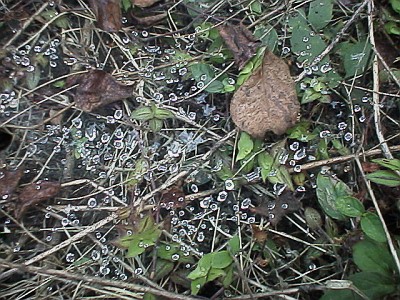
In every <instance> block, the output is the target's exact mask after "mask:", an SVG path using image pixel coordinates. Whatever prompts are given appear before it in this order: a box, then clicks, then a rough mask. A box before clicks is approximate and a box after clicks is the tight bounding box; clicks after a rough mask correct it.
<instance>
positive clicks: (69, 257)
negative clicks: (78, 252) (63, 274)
mask: <svg viewBox="0 0 400 300" xmlns="http://www.w3.org/2000/svg"><path fill="white" fill-rule="evenodd" d="M65 260H66V261H67V262H69V263H72V262H74V261H75V254H74V253H67V255H66V256H65Z"/></svg>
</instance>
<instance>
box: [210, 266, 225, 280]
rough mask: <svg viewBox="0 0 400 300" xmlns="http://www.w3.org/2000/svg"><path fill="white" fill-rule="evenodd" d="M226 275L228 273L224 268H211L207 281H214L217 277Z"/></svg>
mask: <svg viewBox="0 0 400 300" xmlns="http://www.w3.org/2000/svg"><path fill="white" fill-rule="evenodd" d="M225 275H226V273H225V271H224V270H222V269H216V268H212V269H211V270H210V272H208V274H207V280H206V282H209V281H213V280H214V279H217V278H218V277H224V276H225Z"/></svg>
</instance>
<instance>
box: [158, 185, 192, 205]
mask: <svg viewBox="0 0 400 300" xmlns="http://www.w3.org/2000/svg"><path fill="white" fill-rule="evenodd" d="M185 206H186V202H185V193H184V192H183V190H182V188H179V187H171V188H170V189H168V190H165V191H163V192H162V196H161V201H160V207H162V208H167V209H171V208H182V207H185Z"/></svg>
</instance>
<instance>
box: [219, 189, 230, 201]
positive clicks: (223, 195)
mask: <svg viewBox="0 0 400 300" xmlns="http://www.w3.org/2000/svg"><path fill="white" fill-rule="evenodd" d="M227 198H228V193H227V192H226V191H221V192H219V193H218V197H217V201H219V202H223V201H225V200H226V199H227Z"/></svg>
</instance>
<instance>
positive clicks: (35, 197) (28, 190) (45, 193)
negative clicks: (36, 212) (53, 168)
mask: <svg viewBox="0 0 400 300" xmlns="http://www.w3.org/2000/svg"><path fill="white" fill-rule="evenodd" d="M60 188H61V185H60V183H58V182H51V181H39V182H34V183H31V184H29V185H27V186H25V187H24V188H23V189H22V190H21V191H20V192H19V197H18V200H17V204H16V208H15V211H14V215H15V217H16V218H17V219H21V217H22V216H23V215H24V213H25V212H26V211H27V210H28V209H29V208H30V207H32V206H34V205H36V204H39V203H41V202H44V201H46V200H49V199H51V198H53V197H54V196H56V195H57V194H58V192H59V191H60Z"/></svg>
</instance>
